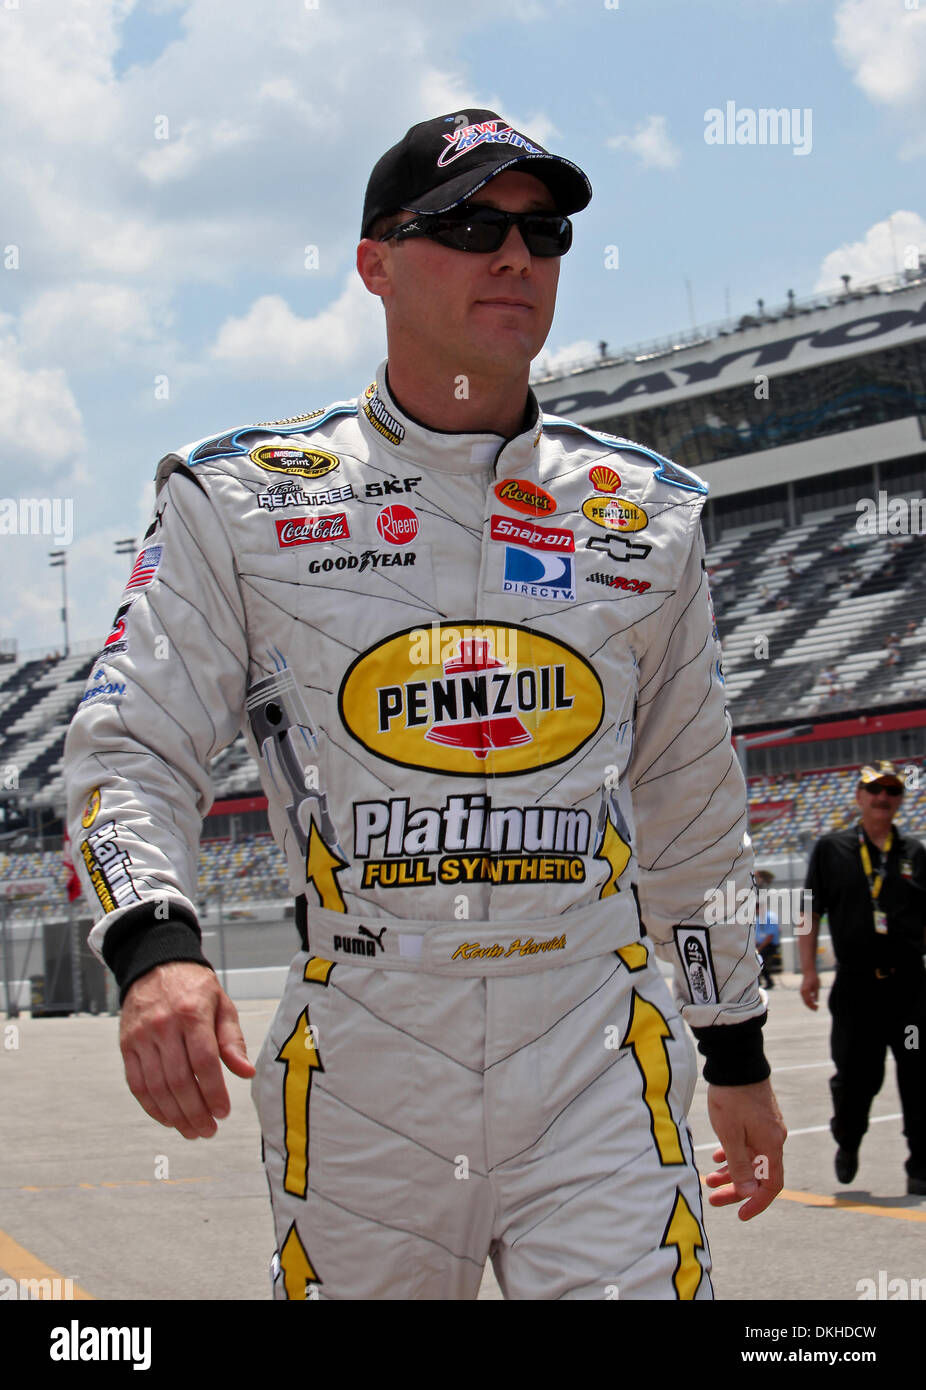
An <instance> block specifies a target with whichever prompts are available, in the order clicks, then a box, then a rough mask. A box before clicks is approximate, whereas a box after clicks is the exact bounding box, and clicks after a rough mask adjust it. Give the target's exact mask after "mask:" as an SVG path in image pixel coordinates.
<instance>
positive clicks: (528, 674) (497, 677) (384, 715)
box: [338, 623, 604, 777]
mask: <svg viewBox="0 0 926 1390" xmlns="http://www.w3.org/2000/svg"><path fill="white" fill-rule="evenodd" d="M338 709H339V712H340V716H341V720H342V722H343V724H344V727H345V728H346V729H347V731H348V732H349V733H350V734H351V735H352V737H353V738H355V739H356V740H357V742H358V743H360V744H362V745H363V747H364V748H367V749H368V750H369V751H370V752H371V753H375V754H377V755H378V756H379V757H381V758H385V759H386V761H387V762H391V763H397V764H398V765H399V766H400V767H410V768H417V769H420V770H421V771H424V772H430V771H436V772H443V773H446V774H448V775H449V776H452V777H473V776H480V777H481V776H486V777H511V776H515V775H516V774H518V773H521V772H526V771H528V770H530V769H534V768H542V767H551V766H553V765H554V764H555V763H560V762H563V761H564V760H565V759H566V758H571V757H572V756H573V754H574V753H576V752H577V751H578V750H579V749H580V748H581V747H582V746H583V745H584V744H585V743H587V742H588V740H589V739H590V738H591V737H592V735H593V734H594V733H595V732H596V730H597V729H598V727H599V725H600V723H601V719H602V715H603V712H604V695H603V692H602V688H601V682H600V681H599V679H598V676H597V675H596V673H595V671H594V669H593V668H592V666H590V665H589V663H588V662H587V661H586V660H585V658H584V657H582V656H580V655H579V653H578V652H577V651H575V650H573V648H572V647H567V646H566V645H565V643H562V642H556V641H554V640H553V639H552V638H550V637H545V636H544V635H543V634H542V633H539V632H535V631H533V630H532V629H531V628H527V627H520V626H517V625H515V624H513V623H495V624H493V625H491V626H477V625H473V626H467V625H465V624H458V625H453V624H450V623H440V624H438V623H434V624H432V627H431V628H430V629H427V628H407V629H406V630H405V631H403V632H399V633H396V634H395V635H394V636H393V637H390V638H387V639H386V640H385V641H383V642H380V643H378V644H377V645H376V646H375V647H372V648H370V650H369V651H367V652H363V653H361V655H360V656H359V657H357V659H356V660H355V661H354V662H353V663H352V664H351V666H350V667H349V668H348V670H347V672H346V674H345V676H344V680H343V681H342V683H341V689H340V691H339V692H338Z"/></svg>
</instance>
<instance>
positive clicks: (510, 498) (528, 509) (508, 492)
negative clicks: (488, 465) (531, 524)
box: [495, 478, 556, 516]
mask: <svg viewBox="0 0 926 1390" xmlns="http://www.w3.org/2000/svg"><path fill="white" fill-rule="evenodd" d="M495 496H496V497H497V498H498V500H499V501H500V502H504V503H505V505H506V506H507V507H512V508H513V509H514V510H515V511H516V512H523V513H524V514H525V515H526V516H552V514H553V513H554V512H555V511H556V499H555V497H551V496H550V494H549V493H548V492H547V491H546V490H545V489H544V488H542V487H538V485H537V484H536V483H532V482H529V481H528V479H527V478H508V479H506V481H505V482H503V483H496V484H495Z"/></svg>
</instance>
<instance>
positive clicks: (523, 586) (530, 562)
mask: <svg viewBox="0 0 926 1390" xmlns="http://www.w3.org/2000/svg"><path fill="white" fill-rule="evenodd" d="M502 592H503V593H506V594H526V595H527V596H528V597H529V598H546V599H551V598H552V599H559V600H561V601H562V602H563V603H574V602H575V597H576V580H575V572H574V570H573V559H572V556H571V555H557V554H553V555H549V554H543V553H542V552H540V553H538V552H537V551H536V550H521V549H520V547H518V546H515V545H506V546H505V576H504V580H503V583H502Z"/></svg>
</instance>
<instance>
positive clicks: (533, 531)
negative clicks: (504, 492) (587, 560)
mask: <svg viewBox="0 0 926 1390" xmlns="http://www.w3.org/2000/svg"><path fill="white" fill-rule="evenodd" d="M489 535H490V536H491V537H492V540H493V541H510V542H511V543H512V545H526V546H527V547H528V548H529V549H530V550H555V551H558V552H560V553H566V554H572V553H573V551H574V550H575V548H576V542H575V536H574V535H573V533H572V531H557V530H556V529H555V528H554V527H552V526H537V525H535V524H534V523H533V522H530V521H512V520H511V518H510V517H507V516H493V517H492V520H491V526H490V528H489Z"/></svg>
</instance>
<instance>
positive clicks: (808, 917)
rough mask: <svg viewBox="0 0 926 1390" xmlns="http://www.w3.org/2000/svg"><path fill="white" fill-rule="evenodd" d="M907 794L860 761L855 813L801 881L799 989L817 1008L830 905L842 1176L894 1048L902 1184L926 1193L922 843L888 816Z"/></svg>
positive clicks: (887, 772) (893, 775)
mask: <svg viewBox="0 0 926 1390" xmlns="http://www.w3.org/2000/svg"><path fill="white" fill-rule="evenodd" d="M903 793H904V784H903V782H902V780H901V778H900V777H899V776H898V773H897V770H896V768H895V767H894V765H893V763H889V762H882V763H879V765H878V767H876V768H875V767H863V768H862V770H861V773H860V774H859V781H858V786H857V789H856V793H855V797H856V801H857V802H858V805H859V807H860V810H861V817H860V819H859V821H858V822H857V823H856V824H855V825H853V826H851V827H849V829H847V830H837V831H834V832H833V833H831V834H829V835H823V836H822V837H821V838H820V839H819V840H818V841H817V843H816V844H815V845H814V847H813V852H812V853H811V856H810V864H809V866H808V869H807V882H806V887H807V888H808V889H809V890H810V893H811V895H812V903H813V910H812V912H811V913H807V912H805V914H804V916H803V918H802V921H801V926H800V928H799V929H798V930H799V933H800V937H799V940H800V954H801V972H802V975H803V982H802V984H801V998H802V999H803V1001H804V1003H805V1004H806V1005H807V1007H808V1008H809V1009H816V1008H817V997H818V995H819V992H820V979H819V976H818V975H817V970H816V953H817V935H818V932H819V927H820V917H821V916H822V915H823V914H824V913H825V914H827V916H828V917H829V925H830V934H831V936H832V940H833V952H834V954H835V956H836V979H835V982H834V984H833V988H832V990H831V992H830V999H829V1007H830V1012H831V1013H832V1015H833V1031H832V1037H831V1044H830V1046H831V1050H832V1056H833V1061H834V1063H835V1064H836V1075H835V1076H834V1077H833V1078H832V1079H831V1081H830V1089H831V1091H832V1094H833V1118H832V1120H831V1121H830V1128H831V1130H832V1132H833V1137H834V1139H835V1140H836V1143H837V1145H838V1148H837V1150H836V1176H837V1178H838V1179H839V1181H840V1182H842V1183H848V1182H851V1181H852V1179H853V1178H854V1177H855V1174H856V1172H857V1170H858V1150H859V1145H860V1144H861V1142H862V1136H863V1135H864V1133H865V1131H866V1129H867V1128H868V1111H869V1109H870V1107H871V1102H872V1100H873V1099H874V1097H875V1096H876V1095H877V1094H878V1092H879V1091H880V1089H881V1084H882V1082H883V1081H884V1058H885V1052H886V1049H887V1048H888V1047H890V1049H891V1051H892V1052H893V1054H894V1059H895V1061H896V1063H897V1085H898V1088H899V1090H900V1100H901V1105H902V1107H903V1117H904V1134H905V1136H906V1139H907V1144H908V1146H909V1149H910V1157H909V1158H908V1159H907V1164H906V1168H907V1192H908V1193H911V1194H917V1195H926V1059H924V1054H923V1049H924V1048H926V970H924V967H923V952H924V949H926V943H924V929H926V851H924V849H923V846H922V845H921V844H920V843H919V841H918V840H914V839H911V838H910V837H909V836H904V835H901V834H900V833H899V832H898V831H897V830H896V829H895V828H894V827H893V825H892V822H893V820H894V817H895V816H896V814H897V812H898V811H899V809H900V804H901V800H902V798H903Z"/></svg>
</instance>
